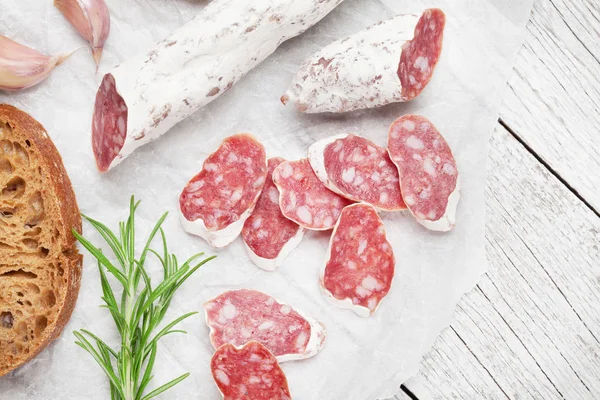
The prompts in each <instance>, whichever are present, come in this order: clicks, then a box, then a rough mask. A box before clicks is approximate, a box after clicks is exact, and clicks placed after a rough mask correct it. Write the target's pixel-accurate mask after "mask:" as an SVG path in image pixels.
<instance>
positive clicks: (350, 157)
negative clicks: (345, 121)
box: [308, 134, 406, 211]
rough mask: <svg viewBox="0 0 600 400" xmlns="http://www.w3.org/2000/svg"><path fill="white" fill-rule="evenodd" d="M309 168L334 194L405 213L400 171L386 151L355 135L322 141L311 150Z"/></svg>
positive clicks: (309, 152)
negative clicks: (399, 178)
mask: <svg viewBox="0 0 600 400" xmlns="http://www.w3.org/2000/svg"><path fill="white" fill-rule="evenodd" d="M308 159H309V160H310V165H311V166H312V168H313V170H314V171H315V174H316V175H317V177H318V178H319V179H320V180H321V182H323V184H324V185H325V186H327V188H328V189H330V190H331V191H333V192H335V193H337V194H339V195H340V196H343V197H345V198H347V199H350V200H353V201H363V202H366V203H369V204H371V205H373V206H374V207H375V208H377V209H379V210H385V211H398V210H405V209H406V205H405V204H404V201H403V200H402V194H401V192H400V184H399V182H398V169H397V168H396V166H395V165H394V163H393V162H392V161H391V160H390V156H389V155H388V153H387V150H386V149H384V148H383V147H379V146H377V145H376V144H375V143H373V142H371V141H370V140H368V139H365V138H362V137H360V136H355V135H351V134H350V135H338V136H332V137H329V138H326V139H323V140H320V141H318V142H316V143H315V144H313V145H312V146H311V147H310V148H309V150H308Z"/></svg>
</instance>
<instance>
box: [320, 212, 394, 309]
mask: <svg viewBox="0 0 600 400" xmlns="http://www.w3.org/2000/svg"><path fill="white" fill-rule="evenodd" d="M394 270H395V258H394V252H393V250H392V246H391V245H390V243H389V242H388V240H387V238H386V234H385V227H384V226H383V222H382V221H381V219H380V218H379V215H377V210H375V208H373V206H371V205H370V204H365V203H357V204H353V205H350V206H348V207H346V208H344V211H342V215H341V216H340V219H339V221H338V223H337V225H336V226H335V229H334V231H333V235H332V236H331V240H330V242H329V251H328V256H327V261H326V263H325V268H324V269H323V271H322V274H321V288H322V289H323V291H324V293H325V295H326V297H327V298H328V299H329V300H331V301H332V302H333V303H334V304H336V305H337V306H339V307H342V308H348V309H351V310H352V311H354V312H356V313H357V314H358V315H360V316H362V317H368V316H370V315H372V314H373V313H375V311H376V310H377V307H379V304H380V303H381V300H382V299H383V298H384V297H385V296H386V295H387V294H388V292H389V290H390V287H391V285H392V280H393V278H394Z"/></svg>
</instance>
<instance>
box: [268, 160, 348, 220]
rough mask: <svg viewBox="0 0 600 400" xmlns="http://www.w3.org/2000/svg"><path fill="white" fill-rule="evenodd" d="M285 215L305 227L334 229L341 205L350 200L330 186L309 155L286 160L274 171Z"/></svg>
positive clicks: (345, 204)
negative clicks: (318, 172)
mask: <svg viewBox="0 0 600 400" xmlns="http://www.w3.org/2000/svg"><path fill="white" fill-rule="evenodd" d="M273 182H275V185H276V186H277V189H279V193H280V195H279V206H280V207H281V212H282V213H283V215H284V216H285V217H286V218H288V219H290V220H292V221H294V222H295V223H297V224H298V225H300V226H303V227H305V228H306V229H311V230H316V231H326V230H329V229H333V226H334V225H335V222H336V221H337V219H338V217H339V216H340V213H341V212H342V209H343V208H344V207H346V206H347V205H348V204H350V203H351V202H350V201H349V200H347V199H345V198H343V197H341V196H339V195H338V194H336V193H334V192H332V191H331V190H329V189H327V187H325V185H323V184H322V183H321V181H320V180H319V178H317V176H316V175H315V173H314V171H313V170H312V167H311V166H310V162H309V161H308V159H306V158H303V159H302V160H298V161H285V162H283V163H281V164H280V165H279V166H278V167H277V168H275V171H273Z"/></svg>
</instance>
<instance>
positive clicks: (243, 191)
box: [179, 134, 267, 247]
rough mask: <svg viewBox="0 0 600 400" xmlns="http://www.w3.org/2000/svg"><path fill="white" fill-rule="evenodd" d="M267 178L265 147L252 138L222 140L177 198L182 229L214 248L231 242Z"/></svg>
mask: <svg viewBox="0 0 600 400" xmlns="http://www.w3.org/2000/svg"><path fill="white" fill-rule="evenodd" d="M266 178H267V159H266V154H265V148H264V147H263V145H262V144H261V143H260V142H258V141H257V140H256V139H255V138H254V137H253V136H251V135H248V134H238V135H234V136H230V137H228V138H226V139H225V140H224V141H223V143H222V144H221V146H219V148H218V149H217V150H216V151H215V152H214V153H212V154H211V155H210V156H208V158H207V159H206V160H205V161H204V164H203V166H202V171H200V173H198V174H197V175H196V176H194V177H193V178H192V179H191V180H190V181H189V183H188V184H187V185H186V186H185V188H184V189H183V192H182V193H181V196H180V197H179V209H180V211H181V223H182V225H183V227H184V229H185V230H186V231H188V232H190V233H193V234H195V235H198V236H200V237H201V238H203V239H205V240H206V241H207V242H208V243H209V244H210V245H212V246H214V247H224V246H227V245H228V244H229V243H231V242H233V241H234V240H235V238H236V237H238V235H239V234H240V232H241V231H242V227H243V226H244V222H245V221H246V219H248V217H249V216H250V214H252V210H253V209H254V206H255V205H256V202H257V200H258V197H259V196H260V193H261V191H262V188H263V186H264V184H265V180H266Z"/></svg>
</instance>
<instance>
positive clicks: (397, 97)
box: [281, 9, 446, 113]
mask: <svg viewBox="0 0 600 400" xmlns="http://www.w3.org/2000/svg"><path fill="white" fill-rule="evenodd" d="M445 24H446V17H445V15H444V13H443V12H442V10H439V9H428V10H425V11H424V12H423V13H421V14H420V15H416V14H406V15H398V16H396V17H394V18H392V19H389V20H387V21H384V22H379V23H377V24H375V25H373V26H371V27H369V28H367V29H365V30H363V31H361V32H358V33H356V34H354V35H352V36H349V37H346V38H344V39H340V40H338V41H336V42H333V43H331V44H330V45H329V46H327V47H325V48H324V49H322V50H321V51H319V52H317V53H315V54H313V55H312V56H311V57H310V58H309V59H308V60H306V61H305V62H304V63H303V64H302V66H301V67H300V70H299V71H298V73H297V74H296V77H295V78H294V80H293V81H292V84H291V85H290V87H289V89H288V90H287V92H286V93H285V95H283V97H282V98H281V101H282V102H283V103H284V104H286V103H288V102H291V103H293V104H294V105H295V106H296V108H297V109H298V110H299V111H301V112H306V113H322V112H334V113H341V112H347V111H353V110H359V109H364V108H372V107H379V106H383V105H386V104H389V103H395V102H404V101H409V100H412V99H414V98H415V97H416V96H418V95H419V94H420V93H421V92H422V91H423V89H424V88H425V86H427V84H428V83H429V81H430V80H431V77H432V76H433V71H434V69H435V66H436V65H437V63H438V61H439V59H440V55H441V52H442V42H443V35H444V27H445Z"/></svg>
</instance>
